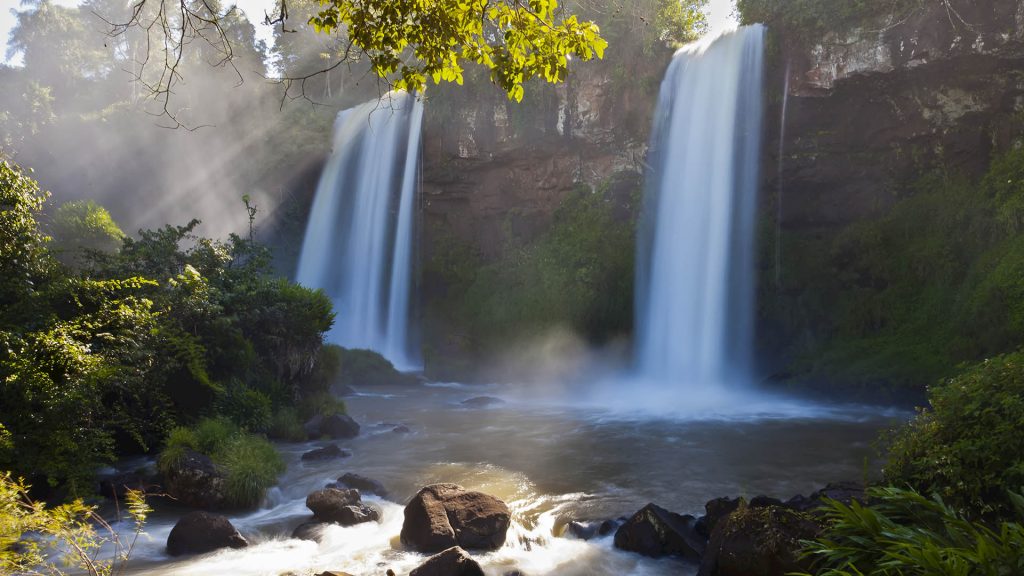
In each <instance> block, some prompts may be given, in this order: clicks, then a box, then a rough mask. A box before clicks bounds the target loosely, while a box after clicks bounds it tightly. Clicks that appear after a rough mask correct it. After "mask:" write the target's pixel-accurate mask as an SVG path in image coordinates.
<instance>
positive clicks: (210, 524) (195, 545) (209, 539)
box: [167, 512, 249, 556]
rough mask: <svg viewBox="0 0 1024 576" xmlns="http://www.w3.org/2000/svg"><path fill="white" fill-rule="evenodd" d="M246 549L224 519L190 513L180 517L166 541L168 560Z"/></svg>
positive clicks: (225, 518)
mask: <svg viewBox="0 0 1024 576" xmlns="http://www.w3.org/2000/svg"><path fill="white" fill-rule="evenodd" d="M248 545H249V543H248V542H247V541H246V540H245V538H243V537H242V535H241V534H239V533H238V530H236V529H235V527H234V526H232V525H231V522H230V521H229V520H228V518H227V516H221V515H220V514H210V513H209V512H189V513H188V514H186V515H184V516H182V517H181V519H180V520H178V523H177V524H175V525H174V528H172V529H171V534H170V535H169V536H168V537H167V553H168V554H170V555H171V556H180V555H182V554H204V553H206V552H212V551H214V550H219V549H221V548H245V547H246V546H248Z"/></svg>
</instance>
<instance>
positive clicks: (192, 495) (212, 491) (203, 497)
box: [164, 449, 227, 510]
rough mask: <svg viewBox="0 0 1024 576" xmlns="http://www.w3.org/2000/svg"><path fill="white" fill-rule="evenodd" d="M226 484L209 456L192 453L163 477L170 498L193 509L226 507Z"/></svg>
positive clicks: (221, 473) (186, 451)
mask: <svg viewBox="0 0 1024 576" xmlns="http://www.w3.org/2000/svg"><path fill="white" fill-rule="evenodd" d="M225 483H226V478H225V476H224V473H223V472H221V471H220V470H218V469H217V467H216V466H215V465H214V463H213V460H211V459H210V457H209V456H207V455H205V454H200V453H199V452H196V451H195V450H190V449H186V450H185V453H184V455H182V457H181V458H179V459H178V461H177V462H175V463H174V465H173V466H171V467H170V469H169V470H168V471H167V472H166V474H164V489H165V490H166V491H167V495H168V496H170V497H171V498H173V499H174V500H177V501H178V502H179V503H180V504H183V505H185V506H189V507H191V508H202V509H206V510H216V509H219V508H224V507H226V505H227V498H226V495H225Z"/></svg>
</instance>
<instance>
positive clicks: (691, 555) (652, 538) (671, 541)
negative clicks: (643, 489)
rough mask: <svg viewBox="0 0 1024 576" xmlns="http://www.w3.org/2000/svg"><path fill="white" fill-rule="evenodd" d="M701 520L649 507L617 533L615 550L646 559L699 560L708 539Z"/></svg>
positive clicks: (637, 514)
mask: <svg viewBox="0 0 1024 576" xmlns="http://www.w3.org/2000/svg"><path fill="white" fill-rule="evenodd" d="M696 524H697V519H696V518H694V517H693V516H690V515H689V514H687V515H686V516H681V515H679V514H676V513H675V512H669V511H668V510H665V509H664V508H662V507H660V506H657V505H655V504H648V505H647V506H644V507H643V508H641V509H640V510H639V511H638V512H637V513H636V514H634V515H633V516H632V517H631V518H630V519H629V520H627V521H626V523H625V524H623V525H622V526H620V527H619V529H618V530H616V532H615V547H616V548H619V549H620V550H627V551H630V552H636V553H638V554H642V555H644V556H653V557H658V556H667V555H672V556H682V557H683V558H686V559H688V560H693V561H697V560H699V559H700V556H701V554H703V553H704V546H705V544H704V539H703V538H702V537H701V536H700V535H699V534H698V533H697V531H696V529H695V527H696Z"/></svg>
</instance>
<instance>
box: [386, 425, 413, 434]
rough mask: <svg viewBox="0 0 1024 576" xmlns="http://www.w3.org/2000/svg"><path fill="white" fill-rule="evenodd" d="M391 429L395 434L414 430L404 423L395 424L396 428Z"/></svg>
mask: <svg viewBox="0 0 1024 576" xmlns="http://www.w3.org/2000/svg"><path fill="white" fill-rule="evenodd" d="M391 431H392V432H394V433H395V434H409V433H410V432H412V430H409V427H408V426H406V425H404V424H399V425H398V426H395V427H394V428H392V429H391Z"/></svg>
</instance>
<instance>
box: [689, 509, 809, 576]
mask: <svg viewBox="0 0 1024 576" xmlns="http://www.w3.org/2000/svg"><path fill="white" fill-rule="evenodd" d="M820 530H821V528H820V526H819V525H818V524H817V523H816V522H815V521H814V519H813V518H812V517H810V516H808V515H807V514H804V513H801V512H798V511H796V510H792V509H790V508H787V507H785V506H767V507H762V508H751V507H749V506H746V505H741V506H740V507H739V508H738V509H737V510H736V511H735V512H733V513H731V514H729V515H728V516H726V517H725V518H724V519H722V520H721V521H719V522H718V523H717V525H716V526H715V528H714V531H712V533H711V541H710V542H709V543H708V547H707V551H706V553H705V554H704V557H703V559H702V560H701V564H700V572H699V573H698V575H699V576H784V575H786V574H789V573H792V572H810V570H811V561H810V560H809V559H805V558H801V557H800V553H801V549H802V546H801V544H800V541H801V540H809V539H813V538H815V537H816V536H817V535H818V534H819V532H820Z"/></svg>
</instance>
